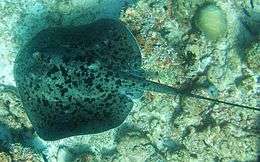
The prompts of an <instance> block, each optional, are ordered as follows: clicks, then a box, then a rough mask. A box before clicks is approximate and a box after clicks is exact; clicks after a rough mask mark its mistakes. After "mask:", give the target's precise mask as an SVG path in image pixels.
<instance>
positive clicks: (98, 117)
mask: <svg viewBox="0 0 260 162" xmlns="http://www.w3.org/2000/svg"><path fill="white" fill-rule="evenodd" d="M140 66H141V55H140V51H139V48H138V45H137V44H136V41H135V39H134V37H133V36H132V34H131V33H130V32H129V30H128V29H127V28H126V27H125V26H124V25H123V24H122V23H121V22H119V21H116V20H112V19H101V20H98V21H96V22H94V23H91V24H88V25H83V26H77V27H64V28H48V29H45V30H43V31H41V32H39V33H38V34H37V35H36V36H35V37H34V38H33V39H32V40H31V41H30V42H29V43H27V44H26V45H25V47H24V48H23V50H21V51H20V53H19V54H18V56H17V58H16V61H15V69H14V74H15V80H16V84H17V87H18V91H19V93H20V96H21V99H22V102H23V106H24V108H25V110H26V112H27V114H28V116H29V119H30V120H31V122H32V124H33V126H34V128H35V129H36V131H37V133H38V134H39V136H40V137H42V138H43V139H45V140H56V139H61V138H64V137H69V136H74V135H82V134H92V133H99V132H103V131H106V130H109V129H111V128H115V127H117V126H119V125H120V124H121V123H122V122H123V121H124V120H125V118H126V117H127V115H128V113H129V112H130V110H131V108H132V101H131V100H130V99H129V98H128V97H126V96H125V95H123V94H120V93H119V92H118V87H119V86H120V79H115V74H114V73H113V71H116V70H117V69H120V70H127V71H138V69H140ZM106 69H109V71H107V70H106Z"/></svg>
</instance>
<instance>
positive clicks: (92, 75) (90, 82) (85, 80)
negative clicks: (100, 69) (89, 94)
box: [84, 73, 95, 86]
mask: <svg viewBox="0 0 260 162" xmlns="http://www.w3.org/2000/svg"><path fill="white" fill-rule="evenodd" d="M94 79H95V76H94V74H93V73H91V74H90V76H89V77H87V78H85V79H84V82H85V83H86V85H88V86H92V85H93V80H94Z"/></svg>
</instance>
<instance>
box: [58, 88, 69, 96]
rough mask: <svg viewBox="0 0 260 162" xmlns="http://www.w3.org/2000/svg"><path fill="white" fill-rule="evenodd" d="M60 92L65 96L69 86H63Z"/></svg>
mask: <svg viewBox="0 0 260 162" xmlns="http://www.w3.org/2000/svg"><path fill="white" fill-rule="evenodd" d="M60 92H61V95H62V96H64V94H65V93H66V92H68V88H62V89H61V91H60Z"/></svg>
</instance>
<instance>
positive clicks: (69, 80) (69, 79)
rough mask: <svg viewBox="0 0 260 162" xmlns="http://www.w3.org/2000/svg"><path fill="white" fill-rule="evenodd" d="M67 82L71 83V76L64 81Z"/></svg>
mask: <svg viewBox="0 0 260 162" xmlns="http://www.w3.org/2000/svg"><path fill="white" fill-rule="evenodd" d="M64 83H65V84H68V83H71V77H70V76H69V77H68V78H67V79H65V81H64Z"/></svg>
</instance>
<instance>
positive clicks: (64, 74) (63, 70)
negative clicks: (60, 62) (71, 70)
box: [60, 66, 68, 77]
mask: <svg viewBox="0 0 260 162" xmlns="http://www.w3.org/2000/svg"><path fill="white" fill-rule="evenodd" d="M60 70H61V73H62V76H63V77H67V76H68V73H67V70H66V69H65V68H64V67H63V66H60Z"/></svg>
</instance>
